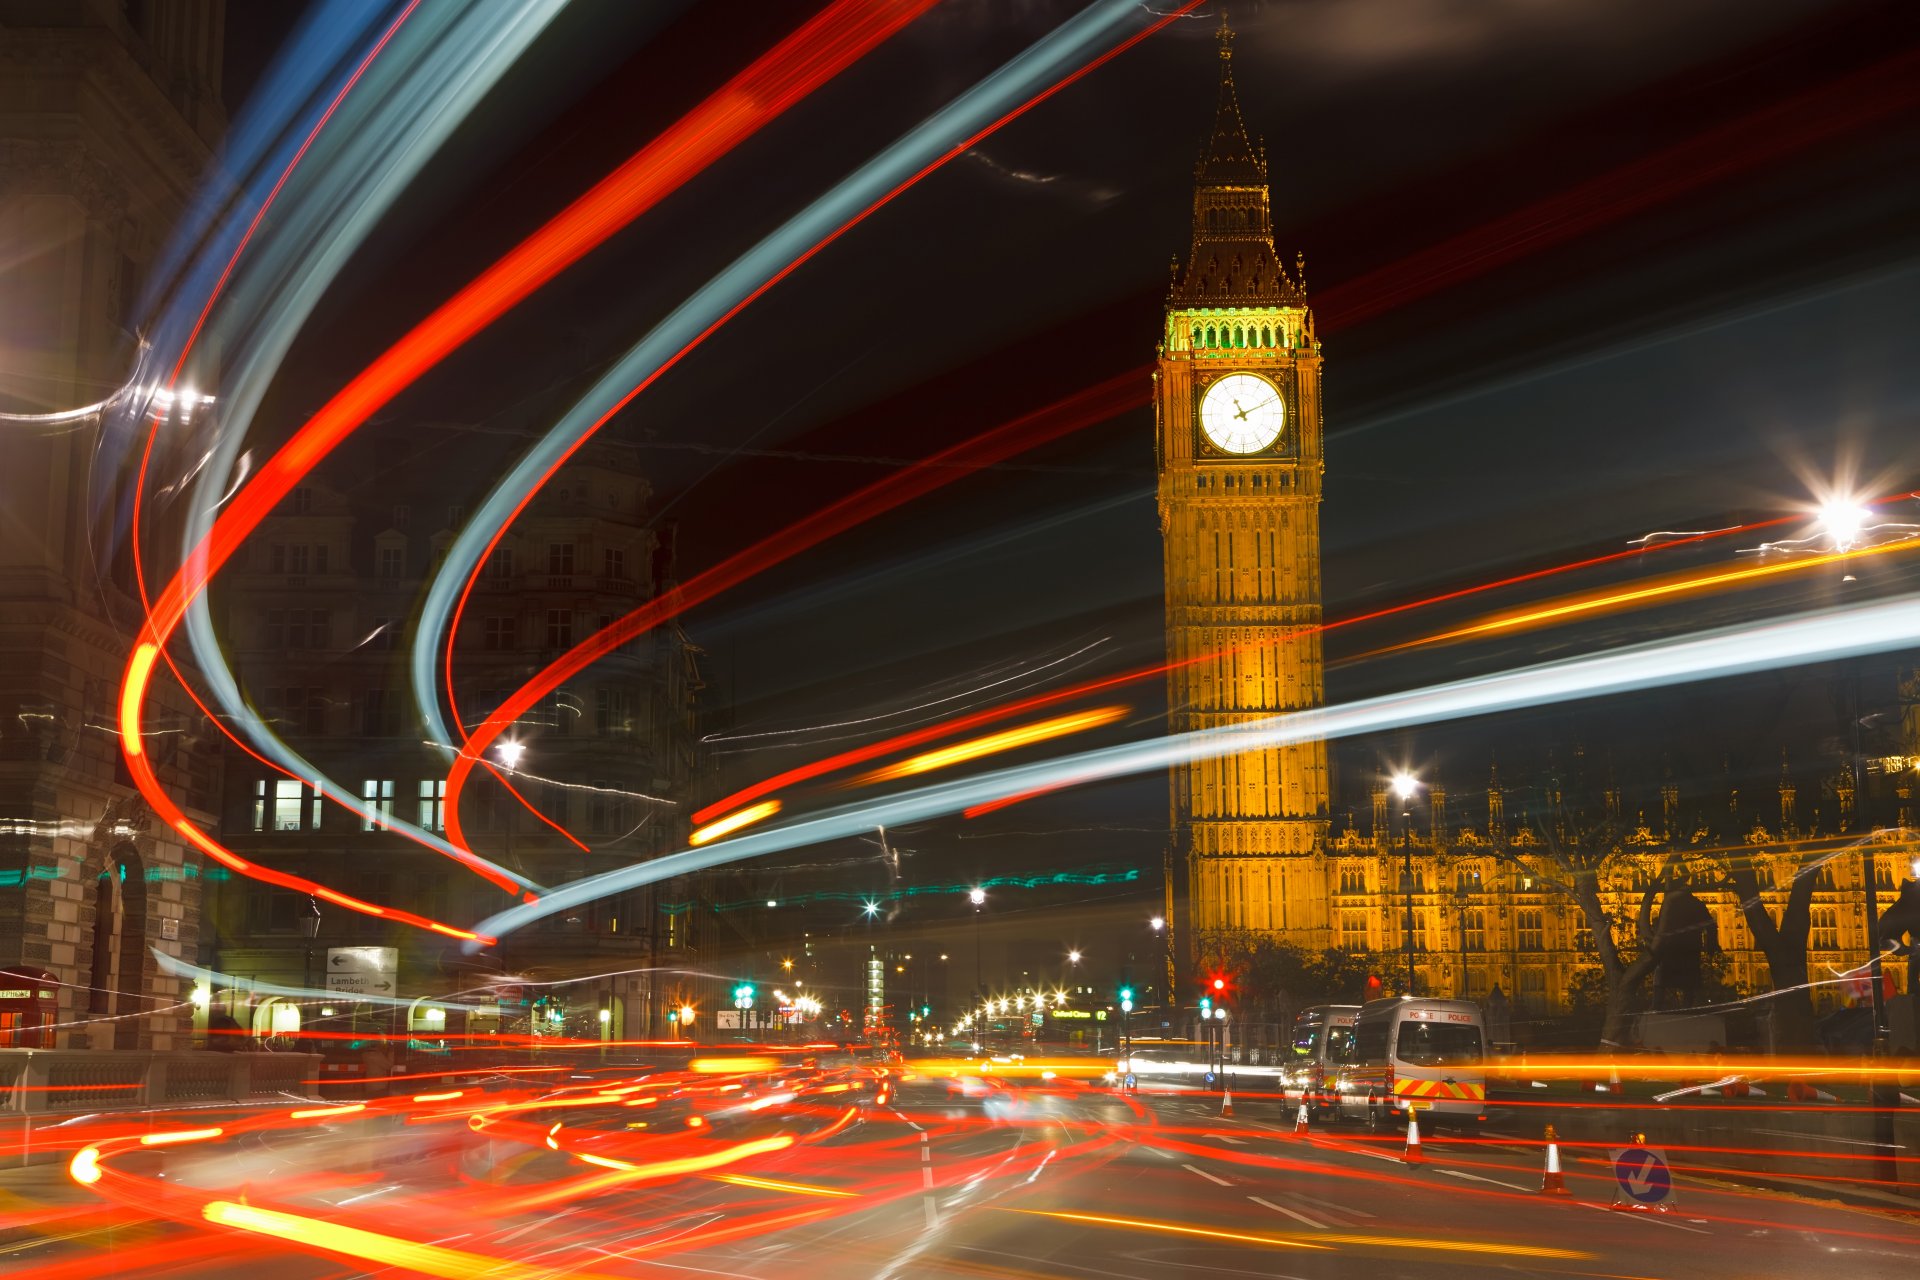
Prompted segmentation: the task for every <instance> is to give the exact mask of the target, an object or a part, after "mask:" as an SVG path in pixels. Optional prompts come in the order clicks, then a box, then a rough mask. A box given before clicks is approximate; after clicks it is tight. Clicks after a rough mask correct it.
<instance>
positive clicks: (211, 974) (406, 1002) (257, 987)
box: [147, 947, 472, 1013]
mask: <svg viewBox="0 0 1920 1280" xmlns="http://www.w3.org/2000/svg"><path fill="white" fill-rule="evenodd" d="M147 954H148V955H150V956H152V957H153V962H154V963H155V964H156V965H158V966H159V968H160V971H161V972H162V973H166V974H170V975H172V976H174V977H177V978H191V979H193V980H194V981H195V982H196V983H205V984H206V985H207V988H208V989H209V990H212V989H213V988H215V987H218V986H225V987H246V988H248V989H250V990H254V991H257V992H259V993H260V994H261V995H266V996H296V997H298V998H300V999H304V1000H324V1001H339V1000H341V999H342V997H341V994H340V993H339V992H338V991H319V990H315V989H314V988H312V987H292V986H283V985H282V984H280V983H277V982H259V981H255V980H254V979H253V978H237V977H234V976H233V975H231V974H226V973H221V972H220V971H219V970H218V969H209V968H206V967H205V966H203V965H197V964H193V963H190V962H189V961H186V960H182V959H180V957H178V956H170V955H168V954H167V953H166V952H164V951H162V950H161V949H160V948H159V947H149V948H148V949H147ZM353 998H354V1000H355V1001H357V1002H359V1003H362V1004H383V1005H392V1006H395V1007H406V1006H410V1005H412V1004H413V1003H414V1001H413V1000H412V999H410V998H409V997H407V996H381V995H373V994H371V993H367V994H359V993H356V994H355V995H354V997H353ZM420 1007H421V1008H422V1009H444V1010H446V1011H447V1012H449V1013H471V1012H472V1008H471V1007H469V1006H467V1005H463V1004H460V1003H458V1002H457V1001H451V1000H431V999H426V998H424V997H422V998H421V1000H420Z"/></svg>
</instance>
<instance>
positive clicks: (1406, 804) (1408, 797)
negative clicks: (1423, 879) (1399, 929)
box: [1392, 769, 1420, 995]
mask: <svg viewBox="0 0 1920 1280" xmlns="http://www.w3.org/2000/svg"><path fill="white" fill-rule="evenodd" d="M1392 787H1393V794H1394V795H1396V796H1398V797H1399V799H1400V886H1401V888H1403V889H1405V890H1406V894H1407V928H1406V935H1407V994H1408V995H1417V994H1418V992H1416V991H1415V990H1414V976H1413V810H1412V808H1411V805H1412V803H1413V797H1414V795H1415V793H1417V792H1418V791H1419V790H1420V779H1418V778H1416V777H1414V776H1413V775H1412V774H1411V773H1408V772H1407V771H1406V770H1404V769H1403V770H1401V771H1400V772H1398V773H1396V774H1394V775H1393V782H1392Z"/></svg>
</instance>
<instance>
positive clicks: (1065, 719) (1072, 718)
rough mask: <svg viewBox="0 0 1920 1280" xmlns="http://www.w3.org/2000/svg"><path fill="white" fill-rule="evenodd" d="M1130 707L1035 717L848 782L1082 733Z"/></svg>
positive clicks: (912, 772) (902, 774) (911, 772)
mask: <svg viewBox="0 0 1920 1280" xmlns="http://www.w3.org/2000/svg"><path fill="white" fill-rule="evenodd" d="M1132 710H1133V708H1131V707H1125V706H1114V707H1098V708H1096V709H1094V710H1092V711H1075V712H1072V713H1070V714H1068V715H1064V716H1055V717H1054V718H1053V719H1051V720H1039V721H1035V722H1034V723H1033V724H1029V725H1022V726H1020V727H1019V728H1017V729H1003V730H1001V731H1000V732H999V733H990V734H987V735H986V736H985V737H980V738H971V739H968V740H967V741H965V742H956V743H954V744H952V745H951V746H946V747H941V748H939V749H938V750H935V751H926V752H922V753H921V754H919V755H917V756H909V757H908V758H907V759H905V760H902V761H900V762H899V763H898V764H890V765H887V766H886V767H885V768H882V769H875V770H873V771H872V772H871V773H865V774H862V775H860V776H859V777H858V778H855V779H854V780H853V782H852V783H850V784H849V785H851V786H861V785H867V784H871V783H875V782H891V781H893V780H894V779H896V778H911V777H915V776H917V775H919V774H923V773H931V772H933V771H934V770H935V769H944V768H946V767H948V766H949V765H956V764H964V763H965V762H966V761H968V760H978V759H980V758H981V757H982V756H990V755H998V754H999V753H1000V752H1003V751H1014V750H1017V749H1019V748H1020V747H1026V746H1032V745H1033V744H1034V743H1036V742H1047V741H1050V740H1051V739H1054V738H1063V737H1065V736H1067V735H1068V734H1070V733H1084V732H1086V731H1087V730H1088V729H1097V728H1099V727H1100V726H1101V725H1107V724H1112V723H1113V722H1114V721H1116V720H1119V719H1122V718H1123V717H1125V716H1126V715H1127V714H1128V713H1129V712H1130V711H1132Z"/></svg>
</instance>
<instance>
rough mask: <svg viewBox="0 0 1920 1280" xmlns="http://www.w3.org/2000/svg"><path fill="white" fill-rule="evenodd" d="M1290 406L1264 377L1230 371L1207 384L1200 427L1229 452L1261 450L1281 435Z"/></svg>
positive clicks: (1201, 410) (1201, 407)
mask: <svg viewBox="0 0 1920 1280" xmlns="http://www.w3.org/2000/svg"><path fill="white" fill-rule="evenodd" d="M1286 425H1287V406H1286V405H1285V404H1283V403H1282V402H1281V400H1280V392H1279V390H1278V389H1277V388H1275V387H1274V385H1273V384H1272V383H1271V382H1268V381H1267V380H1266V379H1265V378H1262V377H1259V376H1257V375H1255V374H1251V373H1230V374H1228V375H1227V376H1226V377H1224V378H1222V379H1220V380H1219V381H1218V382H1216V383H1214V384H1213V385H1212V386H1210V387H1208V388H1207V393H1206V395H1205V396H1203V397H1202V398H1201V400H1200V429H1201V430H1202V431H1204V432H1206V433H1207V439H1209V440H1211V441H1213V443H1214V446H1215V447H1216V448H1219V449H1223V450H1225V451H1226V452H1228V453H1258V452H1260V451H1261V450H1262V449H1264V448H1266V447H1267V446H1269V445H1271V444H1272V443H1273V442H1274V441H1275V440H1278V439H1279V438H1280V429H1281V428H1282V427H1284V426H1286Z"/></svg>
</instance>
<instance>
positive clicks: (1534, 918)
mask: <svg viewBox="0 0 1920 1280" xmlns="http://www.w3.org/2000/svg"><path fill="white" fill-rule="evenodd" d="M1542 914H1543V912H1542V910H1541V908H1539V907H1522V908H1520V909H1519V910H1518V911H1516V912H1514V913H1513V915H1514V921H1515V924H1516V927H1517V928H1518V930H1519V948H1520V950H1522V951H1545V950H1546V949H1547V947H1546V930H1545V929H1544V928H1542V924H1541V917H1542Z"/></svg>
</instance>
